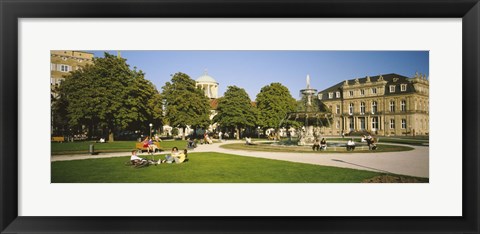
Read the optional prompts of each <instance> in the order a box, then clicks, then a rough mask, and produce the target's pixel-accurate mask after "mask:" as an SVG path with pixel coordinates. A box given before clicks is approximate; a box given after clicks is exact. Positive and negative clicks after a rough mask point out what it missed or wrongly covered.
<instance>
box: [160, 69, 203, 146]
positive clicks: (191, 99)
mask: <svg viewBox="0 0 480 234" xmlns="http://www.w3.org/2000/svg"><path fill="white" fill-rule="evenodd" d="M162 96H163V98H164V102H163V104H164V107H165V117H166V122H168V123H169V124H170V125H171V126H172V127H178V128H181V129H182V130H183V135H182V139H185V128H186V127H187V126H192V127H193V128H197V127H203V128H205V127H207V126H208V125H210V103H209V100H208V97H206V96H205V94H204V92H203V91H202V90H201V89H200V88H197V86H196V84H195V81H194V80H192V79H191V78H190V77H189V76H188V75H187V74H184V73H181V72H178V73H176V74H174V75H173V76H172V80H171V82H167V83H166V84H165V86H163V92H162Z"/></svg>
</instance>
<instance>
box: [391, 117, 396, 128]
mask: <svg viewBox="0 0 480 234" xmlns="http://www.w3.org/2000/svg"><path fill="white" fill-rule="evenodd" d="M390 129H395V119H390Z"/></svg>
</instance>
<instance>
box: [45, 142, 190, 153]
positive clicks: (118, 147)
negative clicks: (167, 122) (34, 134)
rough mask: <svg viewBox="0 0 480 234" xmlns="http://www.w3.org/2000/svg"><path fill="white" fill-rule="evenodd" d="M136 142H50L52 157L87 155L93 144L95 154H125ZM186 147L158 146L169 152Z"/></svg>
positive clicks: (168, 143) (175, 144) (169, 144)
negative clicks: (175, 148) (173, 148)
mask: <svg viewBox="0 0 480 234" xmlns="http://www.w3.org/2000/svg"><path fill="white" fill-rule="evenodd" d="M136 143H137V142H136V141H115V142H111V143H109V142H107V143H95V142H90V141H80V142H64V143H56V142H52V143H51V146H52V155H60V154H81V153H88V147H89V145H90V144H93V145H94V147H95V151H96V152H103V153H106V152H125V151H130V150H134V149H135V144H136ZM186 145H187V142H186V141H181V140H176V141H162V142H160V146H161V148H162V150H165V151H170V149H171V148H172V147H174V146H176V147H178V148H179V149H183V148H185V146H186Z"/></svg>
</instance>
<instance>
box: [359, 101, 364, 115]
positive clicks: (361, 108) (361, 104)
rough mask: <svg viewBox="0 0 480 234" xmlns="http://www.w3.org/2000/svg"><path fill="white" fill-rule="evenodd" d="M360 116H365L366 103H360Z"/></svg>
mask: <svg viewBox="0 0 480 234" xmlns="http://www.w3.org/2000/svg"><path fill="white" fill-rule="evenodd" d="M360 114H361V115H363V114H365V102H360Z"/></svg>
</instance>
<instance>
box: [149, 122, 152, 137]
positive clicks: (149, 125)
mask: <svg viewBox="0 0 480 234" xmlns="http://www.w3.org/2000/svg"><path fill="white" fill-rule="evenodd" d="M149 126H150V139H151V138H152V127H153V124H152V123H150V124H149Z"/></svg>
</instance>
